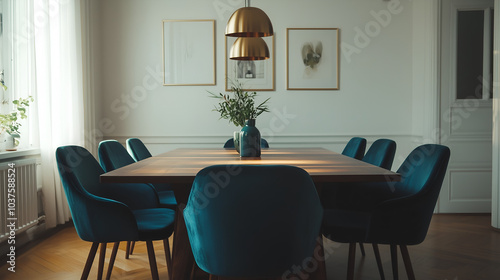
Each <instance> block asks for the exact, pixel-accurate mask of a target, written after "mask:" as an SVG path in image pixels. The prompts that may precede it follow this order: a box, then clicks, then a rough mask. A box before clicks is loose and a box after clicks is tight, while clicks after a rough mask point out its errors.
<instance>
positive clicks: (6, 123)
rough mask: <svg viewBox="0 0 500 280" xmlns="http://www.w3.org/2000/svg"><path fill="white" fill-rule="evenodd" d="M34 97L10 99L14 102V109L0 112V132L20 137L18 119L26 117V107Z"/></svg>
mask: <svg viewBox="0 0 500 280" xmlns="http://www.w3.org/2000/svg"><path fill="white" fill-rule="evenodd" d="M33 101H34V99H33V97H31V96H28V97H27V98H19V99H16V100H13V101H12V104H14V110H12V112H10V113H7V114H0V133H2V132H4V131H5V132H7V133H8V134H10V135H11V136H12V137H14V138H19V137H21V134H20V132H19V129H20V128H21V123H20V120H23V119H26V118H27V117H28V115H26V111H27V108H28V107H29V106H30V102H33Z"/></svg>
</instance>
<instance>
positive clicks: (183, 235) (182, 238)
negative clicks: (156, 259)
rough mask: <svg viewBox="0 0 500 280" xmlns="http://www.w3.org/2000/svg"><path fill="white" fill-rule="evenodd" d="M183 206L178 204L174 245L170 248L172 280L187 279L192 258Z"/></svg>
mask: <svg viewBox="0 0 500 280" xmlns="http://www.w3.org/2000/svg"><path fill="white" fill-rule="evenodd" d="M184 208H186V205H185V204H179V206H178V209H177V213H176V215H177V217H176V224H175V229H174V242H173V243H174V244H173V248H172V262H173V264H172V280H186V279H189V275H190V274H191V268H192V266H193V262H194V258H193V252H192V251H191V245H190V244H189V238H188V235H187V230H186V224H185V222H184V216H183V214H182V213H183V211H184Z"/></svg>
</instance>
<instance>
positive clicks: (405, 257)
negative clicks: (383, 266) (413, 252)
mask: <svg viewBox="0 0 500 280" xmlns="http://www.w3.org/2000/svg"><path fill="white" fill-rule="evenodd" d="M399 248H400V249H401V255H402V256H403V262H404V264H405V268H406V275H408V280H415V273H414V272H413V267H412V266H411V260H410V254H409V253H408V248H407V247H406V245H399Z"/></svg>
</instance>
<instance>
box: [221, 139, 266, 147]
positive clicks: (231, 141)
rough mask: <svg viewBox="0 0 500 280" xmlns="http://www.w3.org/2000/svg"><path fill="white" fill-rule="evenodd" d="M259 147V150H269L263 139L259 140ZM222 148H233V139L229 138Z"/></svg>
mask: <svg viewBox="0 0 500 280" xmlns="http://www.w3.org/2000/svg"><path fill="white" fill-rule="evenodd" d="M260 147H261V148H269V143H268V142H267V140H266V139H264V138H260ZM223 148H228V149H229V148H234V139H233V138H229V139H228V140H227V141H226V143H224V147H223Z"/></svg>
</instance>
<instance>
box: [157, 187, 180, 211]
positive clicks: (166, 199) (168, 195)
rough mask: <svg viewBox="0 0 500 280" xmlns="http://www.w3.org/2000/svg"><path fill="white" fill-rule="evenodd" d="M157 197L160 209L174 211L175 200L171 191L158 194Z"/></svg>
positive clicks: (175, 206)
mask: <svg viewBox="0 0 500 280" xmlns="http://www.w3.org/2000/svg"><path fill="white" fill-rule="evenodd" d="M158 197H159V199H160V206H161V207H166V208H170V209H174V210H175V209H176V208H177V200H176V199H175V195H174V192H173V191H161V192H158Z"/></svg>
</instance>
